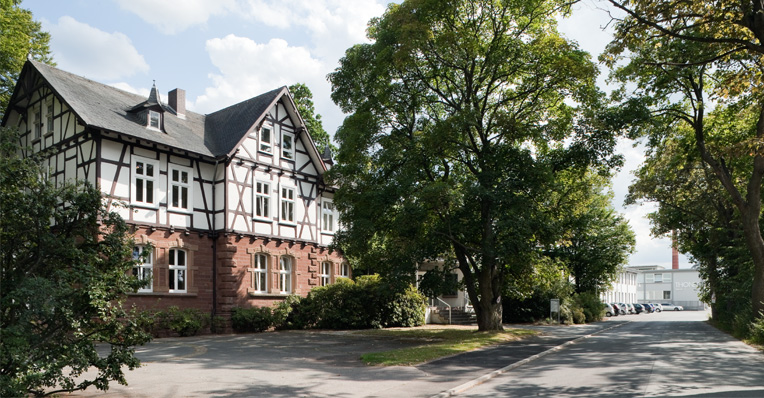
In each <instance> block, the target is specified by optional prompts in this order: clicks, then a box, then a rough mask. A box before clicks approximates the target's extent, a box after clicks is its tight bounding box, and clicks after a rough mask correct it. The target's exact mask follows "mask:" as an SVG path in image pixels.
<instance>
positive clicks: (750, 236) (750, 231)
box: [743, 215, 764, 318]
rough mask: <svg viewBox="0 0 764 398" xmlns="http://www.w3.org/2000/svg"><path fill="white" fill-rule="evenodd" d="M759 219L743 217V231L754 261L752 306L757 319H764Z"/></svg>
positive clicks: (763, 260) (763, 243)
mask: <svg viewBox="0 0 764 398" xmlns="http://www.w3.org/2000/svg"><path fill="white" fill-rule="evenodd" d="M758 221H759V220H758V217H757V216H754V215H748V216H747V217H743V231H744V232H745V241H746V244H747V245H748V250H749V251H750V252H751V258H752V259H753V289H751V305H752V308H753V316H754V317H755V318H763V317H764V239H762V237H761V229H760V228H759V222H758Z"/></svg>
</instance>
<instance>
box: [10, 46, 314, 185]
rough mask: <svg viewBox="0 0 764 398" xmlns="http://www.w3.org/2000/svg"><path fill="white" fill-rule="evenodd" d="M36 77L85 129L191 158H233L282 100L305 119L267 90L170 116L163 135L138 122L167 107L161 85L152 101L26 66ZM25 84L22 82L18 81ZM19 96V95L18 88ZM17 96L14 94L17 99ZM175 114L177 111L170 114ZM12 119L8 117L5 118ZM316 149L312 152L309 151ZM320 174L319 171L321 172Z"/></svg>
mask: <svg viewBox="0 0 764 398" xmlns="http://www.w3.org/2000/svg"><path fill="white" fill-rule="evenodd" d="M33 72H37V73H39V74H40V75H41V76H42V77H43V78H44V79H45V80H46V81H47V82H48V84H50V86H51V87H52V89H53V91H54V92H55V93H56V94H57V96H58V97H59V98H60V99H61V100H62V101H64V102H65V103H66V104H68V105H69V107H70V108H71V109H72V110H73V111H74V112H75V113H76V114H77V115H78V116H79V117H80V118H81V119H82V121H83V122H84V123H85V125H87V126H89V127H92V128H97V129H103V130H107V131H112V132H115V133H119V134H124V135H127V136H130V137H134V138H137V139H141V140H146V141H150V142H154V143H157V144H161V145H166V146H169V147H172V148H177V149H181V150H185V151H189V152H192V153H196V154H200V155H204V156H210V157H220V156H223V155H230V154H232V153H233V151H234V150H235V149H236V147H237V146H238V145H239V143H240V142H241V141H242V140H243V139H244V138H245V137H246V135H247V133H248V132H249V131H250V130H251V129H252V128H253V127H254V126H256V125H258V124H259V123H261V122H262V120H263V119H264V118H265V116H266V113H267V111H268V110H269V109H270V108H271V107H272V106H273V105H274V104H275V103H276V102H278V101H279V100H280V99H282V98H284V99H285V101H284V103H285V104H287V105H288V108H291V109H290V113H292V114H293V115H295V116H296V118H297V119H299V120H300V123H301V124H302V125H303V126H304V123H303V122H302V118H301V117H300V116H299V113H298V112H297V110H296V107H295V105H294V103H293V102H292V99H291V96H290V95H289V90H288V89H287V88H286V86H284V87H281V88H277V89H275V90H271V91H268V92H267V93H264V94H261V95H259V96H257V97H254V98H250V99H248V100H246V101H243V102H240V103H238V104H234V105H231V106H229V107H227V108H224V109H221V110H219V111H217V112H213V113H210V114H208V115H201V114H198V113H195V112H189V111H187V112H186V114H185V119H181V118H177V117H174V116H171V115H166V117H165V118H164V129H163V131H162V132H158V131H156V130H149V129H147V128H146V126H145V125H143V124H142V123H141V122H140V121H139V120H138V116H137V113H136V112H134V111H136V110H140V109H142V108H144V107H152V106H156V105H159V106H161V107H162V108H163V109H165V110H171V108H170V107H169V106H166V104H162V103H161V100H160V97H159V94H158V92H157V90H156V85H154V87H152V91H151V94H150V95H149V98H148V99H147V98H146V97H143V96H140V95H137V94H132V93H128V92H126V91H123V90H120V89H117V88H115V87H111V86H107V85H105V84H101V83H98V82H95V81H92V80H89V79H86V78H84V77H81V76H77V75H74V74H71V73H69V72H64V71H62V70H60V69H57V68H54V67H52V66H50V65H47V64H44V63H40V62H37V61H32V60H29V61H27V63H26V64H25V65H24V69H23V70H22V72H21V76H22V77H23V76H25V75H26V74H29V73H33ZM19 81H21V78H19ZM16 92H18V87H17V90H16ZM14 95H15V94H14ZM171 113H172V114H173V115H174V112H173V111H171ZM6 116H7V115H6ZM307 141H308V142H310V145H307V146H308V147H311V148H312V151H313V152H316V153H311V158H312V159H314V161H315V160H316V159H318V161H317V163H318V165H319V169H323V170H325V165H324V164H323V162H322V161H321V156H320V154H318V151H317V150H316V149H315V148H316V147H315V144H314V143H313V142H312V140H310V139H308V140H307ZM310 151H311V149H309V152H310ZM323 170H320V171H319V172H322V171H323Z"/></svg>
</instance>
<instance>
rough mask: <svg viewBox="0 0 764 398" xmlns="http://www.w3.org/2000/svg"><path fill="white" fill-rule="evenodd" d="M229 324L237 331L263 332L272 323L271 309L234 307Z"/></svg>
mask: <svg viewBox="0 0 764 398" xmlns="http://www.w3.org/2000/svg"><path fill="white" fill-rule="evenodd" d="M231 324H232V325H233V330H235V331H237V332H255V333H257V332H264V331H266V330H268V329H269V328H270V327H271V325H273V311H272V310H271V308H269V307H252V308H238V307H237V308H234V309H233V311H232V312H231Z"/></svg>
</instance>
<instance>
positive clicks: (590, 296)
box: [574, 293, 605, 323]
mask: <svg viewBox="0 0 764 398" xmlns="http://www.w3.org/2000/svg"><path fill="white" fill-rule="evenodd" d="M574 300H575V301H576V303H577V304H578V307H580V308H581V311H583V314H584V318H585V319H584V321H583V322H576V323H587V322H599V321H601V320H602V317H603V316H604V315H605V309H604V308H603V307H602V301H601V300H600V298H599V297H598V296H597V294H595V293H579V294H576V295H575V296H574Z"/></svg>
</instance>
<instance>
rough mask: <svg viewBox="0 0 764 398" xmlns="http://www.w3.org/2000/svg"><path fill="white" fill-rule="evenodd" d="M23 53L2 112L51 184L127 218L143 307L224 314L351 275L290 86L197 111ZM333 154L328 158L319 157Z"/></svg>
mask: <svg viewBox="0 0 764 398" xmlns="http://www.w3.org/2000/svg"><path fill="white" fill-rule="evenodd" d="M161 97H162V96H161V95H160V94H159V92H158V91H157V89H156V86H154V87H153V88H152V89H151V93H150V95H149V96H148V98H145V97H142V96H138V95H135V94H132V93H128V92H125V91H122V90H119V89H116V88H114V87H110V86H107V85H103V84H100V83H97V82H95V81H92V80H88V79H86V78H83V77H80V76H76V75H73V74H71V73H68V72H65V71H62V70H60V69H57V68H54V67H51V66H49V65H45V64H42V63H38V62H35V61H28V62H27V63H26V64H25V65H24V68H23V70H22V72H21V75H20V78H19V80H18V83H17V86H16V88H15V91H14V93H13V97H12V99H11V101H10V104H9V108H8V109H7V110H6V112H5V115H4V117H3V120H2V124H3V126H11V127H17V128H18V129H19V130H20V131H21V132H22V133H23V135H22V138H21V140H22V142H21V144H22V147H24V148H28V149H26V150H28V151H34V152H40V151H46V153H47V154H48V157H47V159H48V167H49V169H50V178H51V179H52V180H53V181H55V182H56V183H62V182H64V181H68V180H75V179H78V180H86V181H89V182H90V183H92V184H94V185H96V186H98V187H99V189H100V190H101V191H102V192H103V195H104V200H105V201H106V204H107V205H108V206H109V208H110V209H112V210H114V211H117V212H118V213H120V214H121V216H122V217H123V218H124V219H125V220H126V221H127V222H128V223H129V224H130V225H131V226H132V228H133V231H134V235H135V242H136V246H135V250H134V251H135V254H136V256H137V254H139V253H140V252H142V251H143V250H144V249H145V248H146V247H153V251H152V253H151V255H150V256H149V258H148V260H147V261H146V262H145V263H143V264H142V265H140V266H138V267H136V268H135V269H134V273H135V275H137V276H138V277H140V278H144V279H150V280H151V282H150V283H149V284H148V285H147V286H146V288H144V289H141V290H140V291H139V292H137V293H136V294H133V295H131V296H130V301H132V302H133V303H136V304H138V305H139V306H140V307H143V308H164V307H168V306H172V305H176V306H179V307H181V308H185V307H193V308H198V309H200V310H203V311H209V312H210V313H212V314H217V315H223V316H226V315H227V314H228V313H229V312H230V309H231V308H232V307H234V306H268V305H271V304H273V303H274V302H276V301H279V300H282V299H283V298H284V297H286V296H287V295H289V294H299V295H305V294H307V292H308V291H309V290H310V289H311V288H312V287H314V286H320V285H325V284H329V283H332V282H333V281H334V280H335V279H336V278H340V277H348V276H350V268H349V266H348V265H347V263H345V262H344V260H343V258H342V256H341V255H340V254H339V253H337V252H333V251H331V250H330V249H329V245H330V244H331V242H332V238H333V234H334V232H335V230H336V229H337V215H336V214H335V210H334V206H333V203H332V197H333V192H334V190H333V188H332V187H331V186H328V185H327V184H326V183H325V182H324V179H323V176H324V173H325V172H326V170H327V167H330V165H331V159H330V156H329V157H328V158H325V157H323V156H322V154H321V153H319V151H318V150H317V148H316V146H315V143H314V142H313V140H312V139H311V137H310V134H309V133H308V131H307V130H306V128H305V125H304V123H303V121H302V118H301V117H300V115H299V113H298V111H297V109H296V107H295V104H294V102H293V100H292V97H291V95H290V94H289V91H288V89H287V88H286V87H281V88H278V89H275V90H272V91H269V92H267V93H264V94H261V95H259V96H257V97H254V98H251V99H248V100H246V101H243V102H241V103H238V104H235V105H232V106H229V107H227V108H225V109H221V110H219V111H217V112H213V113H210V114H206V115H202V114H197V113H194V112H191V111H188V110H187V109H186V104H185V92H184V91H183V90H181V89H175V90H172V91H170V92H169V93H168V94H167V101H166V102H165V101H163V100H162V98H161ZM324 156H325V155H324Z"/></svg>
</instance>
